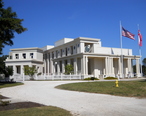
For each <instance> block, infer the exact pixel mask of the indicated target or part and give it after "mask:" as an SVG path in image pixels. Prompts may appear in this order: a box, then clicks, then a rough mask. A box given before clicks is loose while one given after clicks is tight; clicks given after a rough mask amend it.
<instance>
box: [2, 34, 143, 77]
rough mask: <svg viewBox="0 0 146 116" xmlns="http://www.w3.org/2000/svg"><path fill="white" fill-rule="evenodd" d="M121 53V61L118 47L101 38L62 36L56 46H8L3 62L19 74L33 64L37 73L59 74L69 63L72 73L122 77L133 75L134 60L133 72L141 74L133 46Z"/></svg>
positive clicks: (138, 57) (85, 75)
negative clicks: (107, 45)
mask: <svg viewBox="0 0 146 116" xmlns="http://www.w3.org/2000/svg"><path fill="white" fill-rule="evenodd" d="M122 54H123V63H122V62H121V61H122V60H121V59H122V58H121V48H110V47H102V45H101V41H100V39H95V38H86V37H78V38H75V39H71V38H64V39H61V40H59V41H57V42H55V46H48V45H47V46H45V47H43V48H18V49H11V52H10V53H9V58H7V59H6V61H5V63H6V66H12V67H13V70H14V74H16V73H19V74H22V73H23V68H24V66H25V65H28V66H36V68H38V73H39V72H41V73H44V74H61V73H64V72H65V65H67V64H72V65H73V67H74V74H81V75H83V76H84V77H87V76H88V75H93V76H94V77H97V78H104V77H107V76H114V77H117V76H119V77H122V72H123V75H124V76H123V77H128V76H130V77H133V69H132V66H133V64H132V63H133V60H136V73H137V76H138V77H140V70H139V68H140V67H139V59H140V56H134V55H133V54H132V49H122ZM122 64H123V68H122Z"/></svg>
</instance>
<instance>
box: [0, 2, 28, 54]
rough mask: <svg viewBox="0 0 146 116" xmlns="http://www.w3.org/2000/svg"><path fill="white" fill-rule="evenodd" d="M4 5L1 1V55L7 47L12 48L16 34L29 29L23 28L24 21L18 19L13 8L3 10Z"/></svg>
mask: <svg viewBox="0 0 146 116" xmlns="http://www.w3.org/2000/svg"><path fill="white" fill-rule="evenodd" d="M3 6H4V3H3V1H2V0H0V54H2V49H3V48H4V46H5V45H9V46H12V45H13V41H12V39H13V38H14V33H15V32H16V33H17V34H20V33H22V32H24V31H26V30H27V29H26V28H24V27H23V26H22V24H21V23H22V21H23V19H19V18H17V14H16V12H12V9H11V7H8V8H6V9H4V8H3Z"/></svg>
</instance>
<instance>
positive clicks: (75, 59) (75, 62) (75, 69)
mask: <svg viewBox="0 0 146 116" xmlns="http://www.w3.org/2000/svg"><path fill="white" fill-rule="evenodd" d="M74 74H77V58H74Z"/></svg>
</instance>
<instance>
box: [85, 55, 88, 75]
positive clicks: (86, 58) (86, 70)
mask: <svg viewBox="0 0 146 116" xmlns="http://www.w3.org/2000/svg"><path fill="white" fill-rule="evenodd" d="M85 72H86V73H85V74H86V75H88V57H87V56H85Z"/></svg>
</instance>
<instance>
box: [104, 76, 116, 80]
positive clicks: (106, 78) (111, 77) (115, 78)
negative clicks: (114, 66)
mask: <svg viewBox="0 0 146 116" xmlns="http://www.w3.org/2000/svg"><path fill="white" fill-rule="evenodd" d="M104 79H107V80H108V79H109V80H110V79H117V78H115V77H106V78H104Z"/></svg>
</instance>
